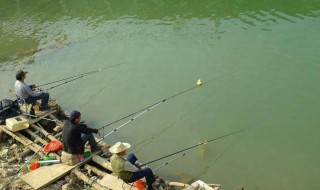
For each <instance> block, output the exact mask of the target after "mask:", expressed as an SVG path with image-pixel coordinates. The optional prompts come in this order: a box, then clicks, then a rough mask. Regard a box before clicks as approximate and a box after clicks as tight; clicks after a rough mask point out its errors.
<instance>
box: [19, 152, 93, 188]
mask: <svg viewBox="0 0 320 190" xmlns="http://www.w3.org/2000/svg"><path fill="white" fill-rule="evenodd" d="M97 153H99V152H95V153H94V154H97ZM91 158H92V157H91V156H90V157H88V158H86V159H85V160H84V161H82V162H80V163H78V164H76V165H74V166H68V165H64V164H53V165H50V166H42V167H40V168H38V169H36V170H33V171H32V172H29V173H27V174H25V175H23V176H21V177H20V178H21V179H22V180H23V181H24V182H26V183H27V184H29V185H30V186H31V187H32V188H34V189H40V188H42V187H45V186H47V185H49V184H51V183H52V182H54V181H56V180H58V179H59V178H61V177H63V176H65V175H67V174H68V173H69V172H70V171H71V170H72V169H74V168H76V167H78V166H81V165H83V164H85V163H87V162H88V161H90V160H91Z"/></svg>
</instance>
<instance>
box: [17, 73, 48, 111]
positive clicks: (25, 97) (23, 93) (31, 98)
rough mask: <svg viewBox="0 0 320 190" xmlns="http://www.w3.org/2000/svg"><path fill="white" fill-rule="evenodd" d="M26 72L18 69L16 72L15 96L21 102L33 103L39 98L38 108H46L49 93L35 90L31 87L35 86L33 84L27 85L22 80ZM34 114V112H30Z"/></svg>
mask: <svg viewBox="0 0 320 190" xmlns="http://www.w3.org/2000/svg"><path fill="white" fill-rule="evenodd" d="M27 73H28V72H25V71H22V70H19V71H18V72H17V73H16V79H17V80H16V83H15V92H16V95H17V98H18V99H19V101H20V102H22V103H27V104H33V103H34V102H36V101H37V100H41V104H40V106H39V110H41V111H43V110H48V109H49V106H48V101H49V93H48V91H47V90H46V91H40V92H35V91H33V89H34V88H35V86H36V85H35V84H32V85H27V84H26V83H25V82H24V81H25V79H26V78H27V76H26V74H27ZM31 114H32V115H34V113H31Z"/></svg>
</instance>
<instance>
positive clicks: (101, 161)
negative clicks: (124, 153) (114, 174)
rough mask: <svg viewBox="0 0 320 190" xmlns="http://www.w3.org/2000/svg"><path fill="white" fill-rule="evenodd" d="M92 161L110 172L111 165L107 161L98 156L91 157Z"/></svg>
mask: <svg viewBox="0 0 320 190" xmlns="http://www.w3.org/2000/svg"><path fill="white" fill-rule="evenodd" d="M92 160H93V161H94V162H96V163H97V164H99V165H100V166H102V167H104V168H106V169H107V170H110V171H112V167H111V163H110V162H109V161H108V160H107V159H104V158H102V157H101V156H98V155H93V156H92Z"/></svg>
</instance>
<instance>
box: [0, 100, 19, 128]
mask: <svg viewBox="0 0 320 190" xmlns="http://www.w3.org/2000/svg"><path fill="white" fill-rule="evenodd" d="M18 115H20V109H19V104H18V101H17V100H15V101H12V100H8V99H3V100H1V101H0V124H1V125H3V124H5V121H6V119H7V118H11V117H15V116H18Z"/></svg>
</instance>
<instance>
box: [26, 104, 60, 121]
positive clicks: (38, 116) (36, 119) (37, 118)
mask: <svg viewBox="0 0 320 190" xmlns="http://www.w3.org/2000/svg"><path fill="white" fill-rule="evenodd" d="M56 111H57V110H56V109H55V108H51V110H49V111H47V112H46V113H44V114H42V115H37V117H36V118H35V119H29V124H34V123H37V122H38V121H40V120H41V119H42V117H47V116H48V115H50V114H52V113H54V112H56Z"/></svg>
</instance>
